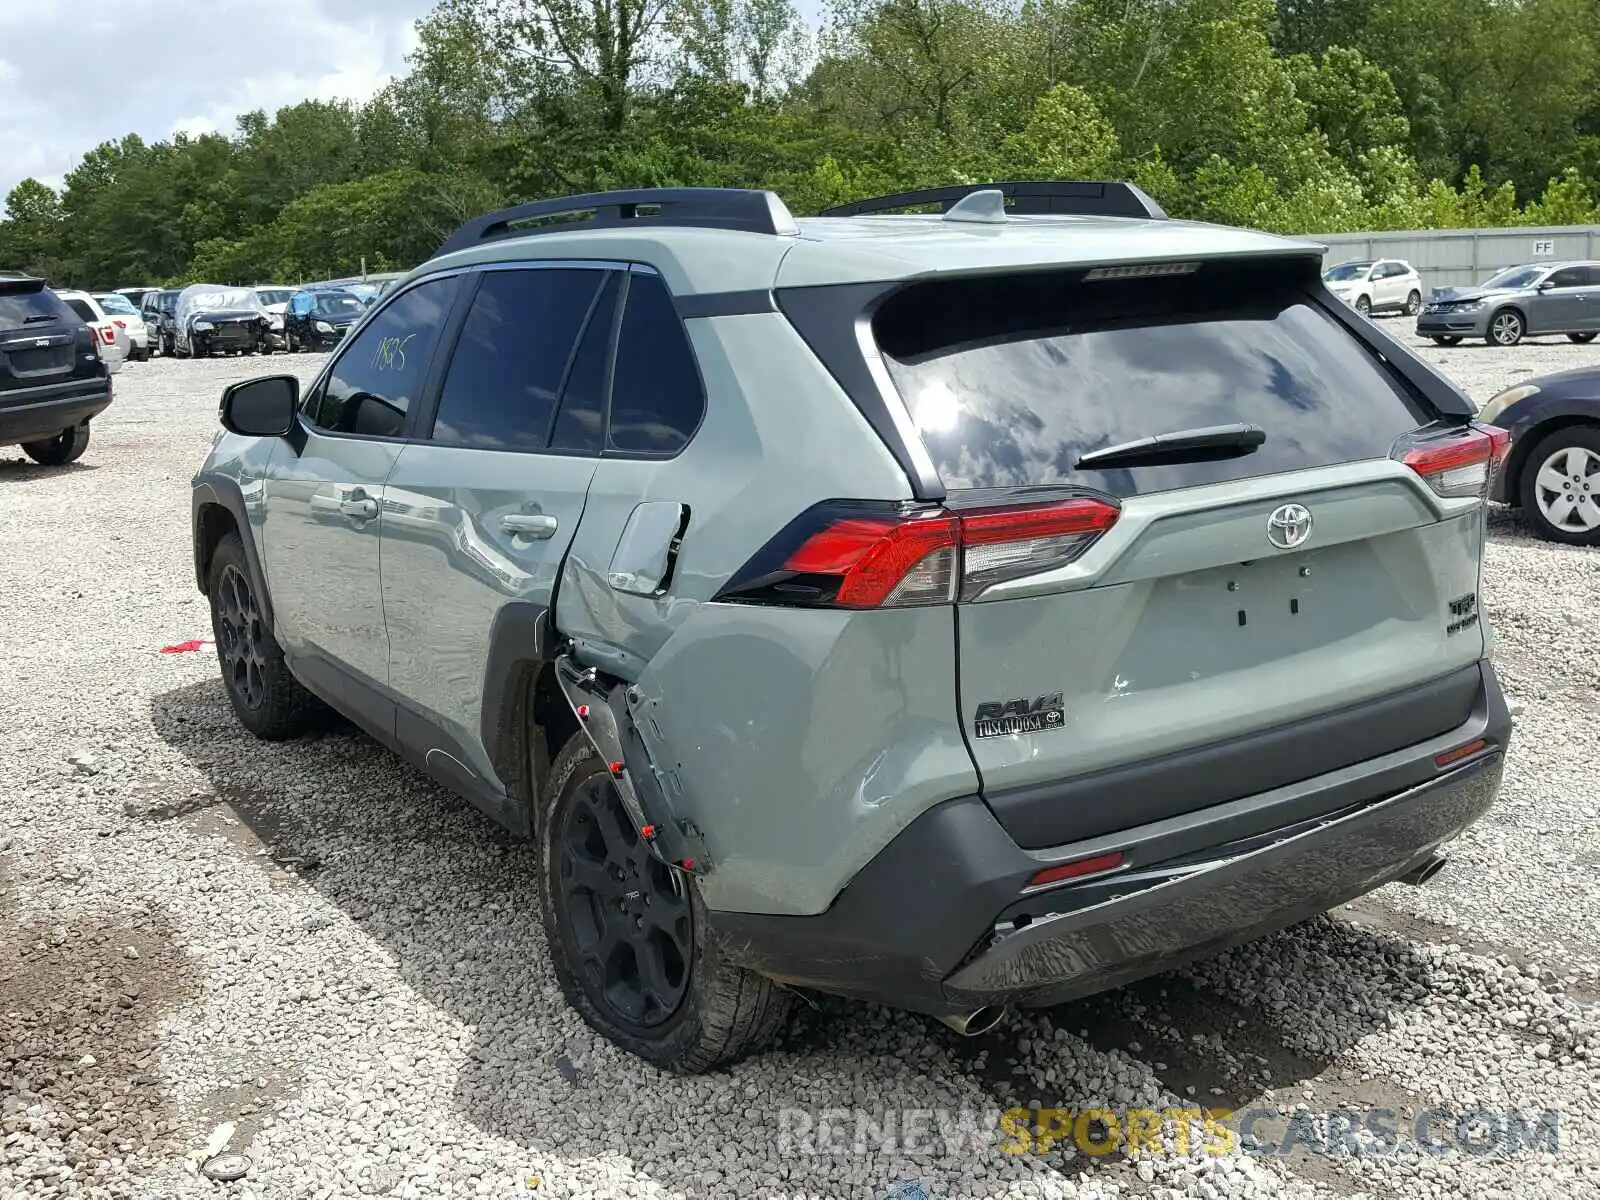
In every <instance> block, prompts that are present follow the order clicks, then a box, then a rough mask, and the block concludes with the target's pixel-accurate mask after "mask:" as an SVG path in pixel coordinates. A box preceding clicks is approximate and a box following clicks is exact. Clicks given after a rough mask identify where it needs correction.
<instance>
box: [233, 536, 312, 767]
mask: <svg viewBox="0 0 1600 1200" xmlns="http://www.w3.org/2000/svg"><path fill="white" fill-rule="evenodd" d="M206 591H207V594H208V595H209V597H210V599H211V634H212V636H213V637H214V638H216V640H217V661H218V663H219V665H220V666H221V668H222V685H223V688H224V689H225V690H226V691H227V693H228V700H229V701H230V702H231V703H232V704H233V711H234V715H235V716H237V717H238V718H239V723H240V724H241V725H243V726H244V727H245V728H246V729H248V730H249V731H250V732H251V733H253V734H255V735H256V736H257V737H258V738H262V739H264V740H266V741H281V740H283V739H285V738H292V737H298V736H299V735H300V734H302V733H305V732H306V731H307V730H308V729H310V728H311V727H312V726H313V725H314V724H315V723H316V721H317V719H318V718H319V717H321V716H322V714H323V712H324V708H323V705H322V702H321V701H320V700H318V699H317V698H316V697H315V696H313V695H312V694H311V693H310V692H308V691H306V689H305V688H303V687H301V686H300V681H299V680H297V679H296V678H295V677H294V675H293V674H291V673H290V671H289V664H288V663H287V662H285V661H284V658H283V650H282V648H281V647H280V646H279V645H278V639H277V638H275V637H273V636H272V630H271V629H270V628H269V622H268V621H267V618H266V614H265V613H264V612H263V610H262V608H261V602H260V599H259V597H258V596H257V595H256V585H255V577H254V575H253V574H252V573H251V571H250V561H249V559H248V558H246V557H245V552H244V543H243V542H242V541H240V540H239V535H238V534H237V533H230V534H228V535H227V536H226V537H224V538H223V539H222V541H221V542H220V543H218V545H217V549H216V552H215V553H214V554H213V555H212V556H211V571H210V574H209V576H208V578H207V584H206Z"/></svg>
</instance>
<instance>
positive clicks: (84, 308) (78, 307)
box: [67, 300, 100, 325]
mask: <svg viewBox="0 0 1600 1200" xmlns="http://www.w3.org/2000/svg"><path fill="white" fill-rule="evenodd" d="M67 307H68V308H70V309H71V310H72V311H73V312H75V313H77V314H78V316H80V317H82V318H83V320H84V321H85V322H87V323H89V324H91V325H92V324H93V323H94V322H96V321H98V320H99V319H100V318H99V317H97V316H95V315H94V309H92V308H90V307H89V305H88V302H87V301H84V300H68V301H67Z"/></svg>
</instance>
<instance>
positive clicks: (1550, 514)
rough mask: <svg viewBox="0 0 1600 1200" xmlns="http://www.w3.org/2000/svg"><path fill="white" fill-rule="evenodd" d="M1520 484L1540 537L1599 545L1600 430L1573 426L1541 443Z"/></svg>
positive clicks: (1527, 461) (1525, 509)
mask: <svg viewBox="0 0 1600 1200" xmlns="http://www.w3.org/2000/svg"><path fill="white" fill-rule="evenodd" d="M1518 482H1519V486H1518V488H1517V492H1518V496H1519V498H1520V499H1521V501H1522V512H1523V515H1524V516H1525V517H1527V519H1528V520H1529V521H1530V522H1532V524H1533V528H1534V532H1536V533H1537V534H1538V535H1539V536H1540V537H1542V538H1544V539H1545V540H1546V541H1551V542H1564V543H1565V544H1567V545H1569V546H1600V426H1594V425H1569V426H1568V427H1567V428H1565V429H1558V430H1556V431H1555V432H1554V433H1552V434H1550V435H1549V436H1548V437H1545V438H1543V439H1541V440H1540V441H1539V442H1538V443H1537V444H1536V445H1535V446H1534V447H1533V449H1532V450H1530V451H1529V452H1528V457H1527V458H1526V459H1525V460H1524V462H1523V467H1522V478H1521V479H1520V480H1519V481H1518Z"/></svg>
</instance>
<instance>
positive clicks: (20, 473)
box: [0, 450, 100, 483]
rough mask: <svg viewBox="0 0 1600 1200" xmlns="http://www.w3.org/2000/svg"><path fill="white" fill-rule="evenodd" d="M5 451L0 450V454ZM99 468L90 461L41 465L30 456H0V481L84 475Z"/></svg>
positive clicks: (21, 481) (25, 481)
mask: <svg viewBox="0 0 1600 1200" xmlns="http://www.w3.org/2000/svg"><path fill="white" fill-rule="evenodd" d="M4 453H5V452H4V451H3V450H0V455H3V454H4ZM99 469H100V468H99V466H98V465H97V464H95V463H92V462H75V463H67V464H66V466H63V467H42V466H40V465H39V464H38V463H36V462H34V461H33V459H31V458H4V457H0V483H9V482H11V481H12V480H16V481H18V482H19V483H28V482H33V481H37V480H42V479H54V478H55V477H56V476H58V475H84V474H87V473H88V472H90V471H98V470H99Z"/></svg>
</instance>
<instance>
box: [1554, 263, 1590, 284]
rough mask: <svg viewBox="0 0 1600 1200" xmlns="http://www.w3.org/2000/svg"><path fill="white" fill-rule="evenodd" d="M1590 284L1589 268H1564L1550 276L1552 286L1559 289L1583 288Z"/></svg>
mask: <svg viewBox="0 0 1600 1200" xmlns="http://www.w3.org/2000/svg"><path fill="white" fill-rule="evenodd" d="M1588 282H1589V269H1588V268H1587V267H1562V268H1561V270H1559V271H1557V272H1556V273H1555V274H1554V275H1552V276H1550V280H1549V283H1550V286H1551V287H1558V288H1569V287H1583V286H1584V285H1586V284H1587V283H1588Z"/></svg>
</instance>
